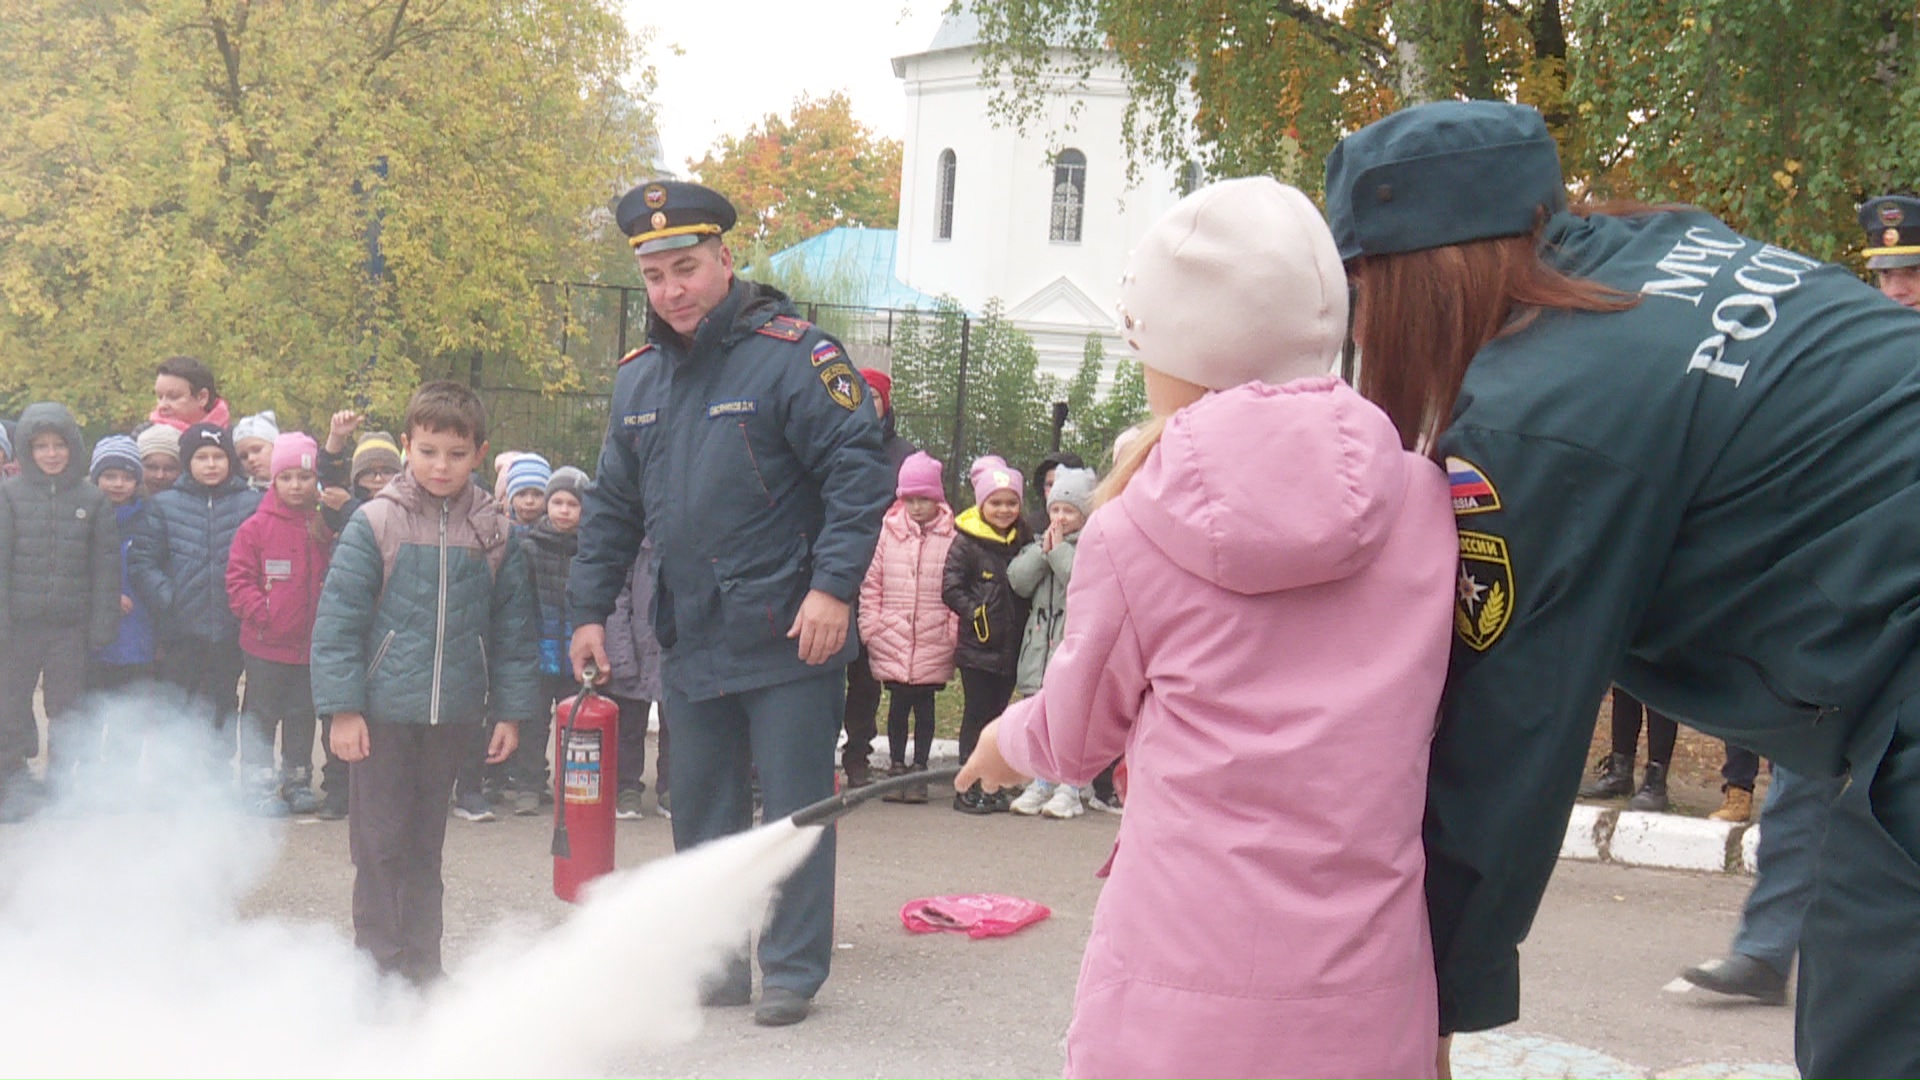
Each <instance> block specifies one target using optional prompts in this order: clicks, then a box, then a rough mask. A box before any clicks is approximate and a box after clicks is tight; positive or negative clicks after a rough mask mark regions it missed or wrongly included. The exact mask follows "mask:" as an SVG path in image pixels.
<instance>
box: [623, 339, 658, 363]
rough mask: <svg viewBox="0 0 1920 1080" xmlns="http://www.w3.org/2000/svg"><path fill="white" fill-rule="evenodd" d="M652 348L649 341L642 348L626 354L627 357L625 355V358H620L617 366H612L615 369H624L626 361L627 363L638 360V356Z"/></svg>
mask: <svg viewBox="0 0 1920 1080" xmlns="http://www.w3.org/2000/svg"><path fill="white" fill-rule="evenodd" d="M652 348H653V342H651V341H649V342H647V343H646V344H645V345H642V346H640V347H639V348H637V349H635V350H633V351H632V352H630V353H628V354H627V355H625V356H623V357H621V358H620V362H619V363H618V364H616V365H614V366H615V367H626V366H627V361H629V360H637V359H639V358H640V355H641V354H642V353H645V352H647V351H649V350H651V349H652Z"/></svg>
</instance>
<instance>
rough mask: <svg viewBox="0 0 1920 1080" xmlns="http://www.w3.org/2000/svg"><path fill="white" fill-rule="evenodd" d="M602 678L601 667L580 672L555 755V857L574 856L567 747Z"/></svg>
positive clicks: (570, 744) (567, 857)
mask: <svg viewBox="0 0 1920 1080" xmlns="http://www.w3.org/2000/svg"><path fill="white" fill-rule="evenodd" d="M598 678H600V669H599V668H596V667H594V666H593V665H592V664H588V665H587V666H586V669H585V670H584V671H582V672H581V673H580V692H579V693H578V694H575V695H574V697H573V708H572V709H571V710H569V711H568V713H567V725H566V727H565V728H563V729H562V730H561V733H560V749H559V751H558V752H557V753H556V754H555V755H554V756H555V757H556V758H558V759H559V760H558V761H557V762H556V763H555V764H556V765H557V767H558V772H559V774H560V797H559V798H557V799H555V800H553V857H554V858H556V859H571V858H573V844H572V842H571V841H569V840H568V839H567V772H566V770H567V748H568V747H570V746H572V745H573V722H574V720H575V719H577V718H578V717H579V716H580V706H582V705H585V704H586V703H587V699H588V698H590V697H593V696H594V693H595V691H594V689H593V684H594V681H595V680H596V679H598Z"/></svg>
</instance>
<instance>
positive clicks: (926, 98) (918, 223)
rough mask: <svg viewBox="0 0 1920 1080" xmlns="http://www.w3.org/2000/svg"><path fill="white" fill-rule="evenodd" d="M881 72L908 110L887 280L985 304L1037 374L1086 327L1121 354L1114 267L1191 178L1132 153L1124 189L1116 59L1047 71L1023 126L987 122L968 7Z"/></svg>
mask: <svg viewBox="0 0 1920 1080" xmlns="http://www.w3.org/2000/svg"><path fill="white" fill-rule="evenodd" d="M1062 59H1063V61H1064V60H1065V59H1067V58H1065V57H1063V58H1062ZM1060 67H1061V69H1062V70H1063V71H1065V70H1068V68H1067V65H1066V64H1065V63H1064V62H1063V63H1062V64H1061V65H1060ZM893 72H894V74H895V75H896V76H897V77H899V78H900V79H901V81H902V82H903V83H904V85H905V90H906V96H907V110H908V111H907V116H908V120H907V130H906V142H905V145H904V147H903V148H902V149H903V154H902V163H901V172H902V175H901V183H900V219H899V226H898V229H897V231H896V235H895V239H894V244H895V248H894V273H895V275H896V276H897V277H898V278H899V279H900V281H901V282H903V283H905V284H906V285H907V286H908V287H910V288H912V289H914V290H917V291H919V292H921V293H925V294H927V295H930V296H941V295H947V296H951V297H953V298H954V299H955V300H957V301H958V302H959V303H960V305H961V306H962V307H964V308H966V309H967V310H969V311H974V312H978V311H980V310H981V309H983V308H984V307H985V306H986V304H987V302H988V301H989V300H992V299H995V298H997V299H999V300H1000V301H1001V303H1002V305H1003V306H1004V308H1005V311H1006V313H1007V315H1008V317H1009V318H1010V319H1011V321H1012V322H1013V323H1014V324H1015V325H1016V326H1018V327H1019V328H1020V329H1022V330H1024V331H1025V332H1026V333H1027V334H1028V335H1030V336H1031V337H1032V338H1033V341H1034V344H1035V346H1036V347H1037V349H1038V351H1039V354H1040V362H1041V366H1042V370H1044V371H1047V372H1049V373H1052V374H1057V375H1061V376H1063V377H1065V376H1071V375H1072V373H1073V371H1074V370H1075V369H1076V368H1077V367H1078V366H1079V364H1080V358H1081V355H1082V351H1083V349H1084V347H1085V344H1086V337H1087V334H1088V333H1089V332H1098V333H1101V334H1103V335H1104V336H1105V338H1106V351H1107V355H1108V356H1109V357H1114V356H1122V355H1125V350H1126V345H1125V343H1124V342H1123V341H1121V339H1120V338H1119V336H1118V334H1117V333H1116V332H1115V315H1114V305H1115V302H1116V301H1117V300H1118V298H1119V284H1120V275H1121V272H1122V271H1123V270H1124V268H1125V266H1126V262H1127V258H1128V255H1129V253H1131V252H1132V251H1133V248H1134V246H1135V244H1136V243H1137V242H1138V241H1139V238H1140V236H1141V234H1142V233H1144V232H1145V231H1146V229H1147V227H1148V226H1149V225H1151V224H1152V223H1153V222H1154V221H1155V220H1156V219H1157V218H1159V216H1160V215H1161V214H1162V213H1164V212H1165V211H1166V210H1167V209H1168V208H1169V207H1171V206H1172V205H1173V204H1174V203H1175V202H1176V201H1178V199H1179V198H1180V196H1181V195H1182V194H1183V193H1184V192H1185V191H1190V190H1192V187H1193V186H1194V185H1195V184H1196V183H1197V182H1198V176H1197V170H1194V169H1191V168H1189V169H1184V170H1175V169H1172V168H1169V167H1167V166H1166V165H1164V164H1161V163H1158V162H1142V163H1141V166H1140V169H1139V176H1138V178H1137V180H1136V181H1135V182H1133V183H1132V184H1129V182H1128V177H1127V170H1128V156H1127V150H1126V142H1125V139H1124V137H1123V135H1122V127H1121V125H1122V119H1123V116H1124V113H1125V111H1126V107H1127V100H1128V86H1127V81H1126V77H1125V75H1124V73H1123V71H1122V69H1121V67H1120V64H1119V62H1118V59H1117V58H1116V57H1111V56H1109V57H1106V58H1102V59H1101V60H1100V61H1099V62H1098V63H1097V64H1096V66H1095V67H1094V70H1093V72H1092V74H1091V75H1090V76H1089V77H1087V78H1086V79H1085V80H1081V79H1079V78H1077V77H1074V76H1069V75H1065V74H1063V75H1061V76H1060V77H1059V78H1058V79H1057V80H1056V82H1055V83H1054V85H1053V87H1052V88H1051V90H1050V91H1049V94H1048V100H1047V101H1046V103H1045V106H1044V110H1043V112H1042V113H1041V114H1040V118H1039V119H1038V121H1037V122H1033V123H1030V124H1029V125H1028V129H1027V130H1026V131H1024V132H1023V131H1021V130H1019V129H1018V128H1017V127H1015V126H1014V125H1011V124H1007V125H1005V126H995V124H994V122H993V118H992V115H991V109H990V103H991V100H992V97H993V94H994V87H993V86H992V84H990V83H986V82H983V79H982V73H981V57H980V30H979V23H978V21H977V20H976V19H975V18H974V17H973V16H972V15H971V14H967V13H962V14H958V15H954V14H950V15H948V16H947V17H946V19H945V20H944V21H943V22H942V23H941V25H940V29H939V31H938V32H937V33H935V35H934V38H933V41H932V43H931V44H929V45H928V46H927V49H926V51H925V52H920V53H915V54H913V55H910V56H902V57H897V58H895V60H894V61H893Z"/></svg>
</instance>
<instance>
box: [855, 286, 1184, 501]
mask: <svg viewBox="0 0 1920 1080" xmlns="http://www.w3.org/2000/svg"><path fill="white" fill-rule="evenodd" d="M963 350H964V353H965V362H964V365H963V363H962V352H963ZM1105 365H1106V358H1105V355H1104V351H1103V350H1102V348H1101V346H1100V339H1099V338H1098V337H1097V336H1094V335H1089V336H1088V338H1087V347H1086V352H1085V354H1084V356H1083V359H1082V360H1081V364H1080V368H1079V370H1078V371H1077V372H1076V373H1075V375H1074V378H1073V380H1072V381H1071V382H1070V383H1069V384H1067V385H1066V386H1065V387H1062V386H1061V385H1060V382H1059V380H1057V379H1054V378H1053V377H1051V376H1047V375H1041V374H1040V373H1039V354H1038V353H1037V352H1035V350H1034V347H1033V341H1032V339H1030V338H1029V337H1027V335H1026V334H1025V333H1023V332H1022V331H1021V330H1019V329H1018V328H1017V327H1015V326H1014V325H1013V324H1012V323H1010V322H1008V321H1007V319H1006V317H1005V315H1004V314H1003V313H1002V311H1001V308H1000V304H999V302H998V301H994V302H991V303H989V304H988V305H987V309H986V311H984V312H982V313H981V314H980V315H979V316H975V317H969V316H968V315H967V314H966V313H965V312H963V311H962V310H961V309H960V307H959V305H957V304H955V303H954V302H953V301H952V300H950V299H944V298H943V299H942V300H941V301H940V302H939V306H938V308H937V309H936V310H934V311H933V312H930V313H926V314H922V313H918V312H915V313H910V314H908V315H906V316H904V317H903V318H901V319H900V320H899V321H898V322H897V323H896V325H895V328H894V349H893V372H892V375H893V411H894V416H895V422H896V424H897V426H898V429H899V431H900V434H901V435H903V436H905V437H906V438H907V439H909V440H911V441H912V442H914V443H915V444H916V445H918V446H920V447H921V448H922V449H924V450H926V451H927V452H928V453H930V454H932V455H934V456H935V457H937V458H940V459H941V460H942V461H944V462H946V465H947V488H948V491H949V493H950V495H952V496H954V497H958V498H960V499H961V502H959V503H956V504H955V505H956V506H958V505H963V504H964V502H965V501H966V500H965V497H964V492H965V488H966V474H967V466H968V465H969V464H971V463H972V462H973V460H974V459H975V458H977V457H979V456H981V455H982V454H999V455H1000V456H1001V457H1003V458H1005V459H1006V460H1007V462H1008V463H1009V464H1011V465H1013V466H1014V467H1015V468H1016V469H1019V470H1020V471H1022V472H1029V471H1031V470H1032V469H1033V467H1034V466H1035V465H1037V464H1039V461H1040V459H1041V458H1042V457H1044V456H1045V455H1046V454H1047V452H1048V451H1050V450H1052V449H1053V403H1054V402H1055V401H1065V402H1067V404H1068V409H1069V422H1068V425H1067V428H1066V430H1065V431H1064V432H1063V433H1062V435H1063V437H1062V440H1061V449H1064V450H1072V451H1074V452H1075V453H1078V454H1079V455H1080V456H1081V457H1082V458H1083V459H1085V460H1086V462H1087V463H1088V464H1089V465H1091V466H1094V467H1096V468H1099V469H1101V470H1103V471H1104V469H1105V467H1106V464H1107V458H1108V455H1109V453H1110V451H1111V450H1112V448H1113V440H1114V439H1115V438H1117V437H1118V436H1119V434H1120V432H1122V431H1124V430H1126V429H1127V428H1129V427H1131V426H1133V425H1134V424H1137V423H1139V422H1140V421H1141V420H1143V419H1145V417H1146V415H1147V396H1146V383H1145V381H1144V376H1143V375H1142V373H1141V370H1140V365H1139V364H1137V363H1134V362H1133V361H1131V360H1121V361H1120V362H1119V363H1118V364H1117V365H1115V367H1114V373H1113V381H1112V383H1111V385H1110V386H1109V387H1108V389H1107V392H1106V394H1104V395H1101V394H1100V393H1099V386H1100V378H1101V374H1102V372H1103V370H1104V368H1105ZM963 370H964V372H965V376H966V393H965V397H964V399H963V398H962V396H961V393H960V382H961V375H962V371H963ZM956 416H958V417H960V418H961V424H960V441H959V443H958V445H957V446H956V444H955V442H954V436H955V429H954V420H955V417H956Z"/></svg>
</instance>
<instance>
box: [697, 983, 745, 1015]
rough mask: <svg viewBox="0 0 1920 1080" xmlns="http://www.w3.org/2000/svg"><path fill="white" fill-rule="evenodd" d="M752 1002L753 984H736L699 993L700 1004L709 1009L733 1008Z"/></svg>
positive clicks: (711, 988)
mask: <svg viewBox="0 0 1920 1080" xmlns="http://www.w3.org/2000/svg"><path fill="white" fill-rule="evenodd" d="M752 1001H753V984H752V983H737V984H731V985H722V986H715V987H710V988H708V989H704V990H701V991H700V1004H702V1005H705V1006H707V1007H708V1008H710V1009H725V1008H733V1007H735V1006H739V1005H746V1004H749V1003H751V1002H752Z"/></svg>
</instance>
